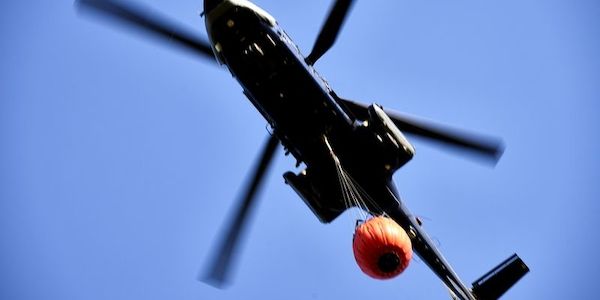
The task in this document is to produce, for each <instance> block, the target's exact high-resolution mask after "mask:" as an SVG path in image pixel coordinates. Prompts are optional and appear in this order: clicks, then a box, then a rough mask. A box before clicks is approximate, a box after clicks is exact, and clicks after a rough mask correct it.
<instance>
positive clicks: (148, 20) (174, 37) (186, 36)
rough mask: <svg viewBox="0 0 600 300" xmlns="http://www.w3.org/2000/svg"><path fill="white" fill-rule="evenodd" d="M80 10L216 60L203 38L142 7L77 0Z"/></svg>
mask: <svg viewBox="0 0 600 300" xmlns="http://www.w3.org/2000/svg"><path fill="white" fill-rule="evenodd" d="M75 5H76V7H77V9H78V10H80V11H86V12H93V13H97V14H100V15H102V16H105V17H111V18H113V20H116V21H119V22H121V23H123V24H125V25H129V26H132V27H135V28H138V29H141V30H143V31H145V32H147V33H151V34H153V35H154V36H157V37H160V38H162V39H164V40H168V41H169V42H171V43H175V44H177V45H179V46H182V47H184V48H186V49H188V50H191V51H193V52H194V53H197V54H199V55H201V56H202V57H204V58H209V59H211V60H214V54H213V51H212V49H211V47H210V45H209V44H208V43H207V42H206V41H204V40H203V39H202V38H200V37H197V36H195V35H194V34H192V33H189V32H188V31H186V30H184V29H182V28H180V27H179V26H176V25H175V24H174V23H173V22H170V21H168V20H166V18H164V17H161V16H159V15H158V14H156V13H153V12H150V11H149V10H147V9H143V8H141V7H140V6H136V5H133V4H131V3H128V4H126V2H125V1H116V0H77V1H76V2H75Z"/></svg>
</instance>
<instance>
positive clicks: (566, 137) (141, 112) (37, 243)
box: [0, 0, 600, 300]
mask: <svg viewBox="0 0 600 300" xmlns="http://www.w3.org/2000/svg"><path fill="white" fill-rule="evenodd" d="M143 3H146V4H148V5H149V6H151V7H153V8H155V9H157V10H159V11H162V12H164V13H165V14H166V15H168V16H170V17H173V18H174V19H176V20H179V21H180V22H181V23H182V24H185V25H187V26H188V27H190V28H192V29H194V28H195V29H196V30H197V32H198V33H199V34H200V35H204V23H203V20H202V19H201V18H200V17H199V16H198V12H199V11H201V7H202V3H201V1H190V0H181V1H167V0H160V1H158V0H157V1H143ZM255 3H257V4H258V5H260V6H261V7H263V8H265V9H266V10H267V11H269V12H271V13H272V15H273V16H274V17H275V18H277V19H278V21H279V23H280V24H281V25H282V26H283V27H284V28H285V29H286V31H287V32H288V33H289V35H290V36H291V37H292V38H293V39H294V40H295V41H296V42H297V43H298V45H299V46H300V48H301V50H302V51H303V53H305V54H306V53H308V52H309V51H310V47H311V46H312V44H313V41H314V38H315V36H316V35H317V33H318V30H319V28H320V26H321V24H322V21H323V18H324V17H325V14H326V12H327V10H328V8H329V5H330V2H329V1H316V0H310V1H303V2H302V3H300V2H294V1H272V0H261V1H258V0H257V1H255ZM0 9H1V10H2V12H3V17H2V18H1V19H0V32H1V33H2V35H1V36H2V47H0V54H1V55H0V62H1V66H2V67H1V68H0V143H1V145H2V147H1V148H0V166H1V168H0V243H1V244H0V245H1V246H0V247H1V248H0V249H1V250H0V282H2V283H1V284H0V298H2V299H15V300H21V299H86V300H87V299H254V298H261V299H282V298H284V297H285V298H286V299H331V298H335V299H348V300H350V299H364V298H365V297H378V298H382V299H385V298H386V297H394V298H398V299H447V294H446V291H445V289H444V288H443V286H442V284H441V283H440V281H439V280H437V278H436V277H435V276H434V275H433V273H432V272H430V271H429V269H428V268H427V267H426V266H425V265H424V264H423V263H422V262H420V261H419V260H418V259H416V260H414V261H413V262H412V263H411V266H410V267H409V269H408V270H407V271H406V272H405V273H404V274H403V275H401V276H399V277H398V278H396V279H394V280H391V281H383V282H381V281H374V280H372V279H370V278H368V277H367V276H365V275H363V274H362V273H361V272H360V270H359V268H358V267H357V266H356V264H355V262H354V259H353V257H352V249H351V239H352V233H353V226H354V219H353V218H354V217H355V214H353V213H347V214H344V215H342V216H341V217H340V218H339V219H338V220H336V221H335V222H334V223H332V224H330V225H322V224H320V223H319V222H318V220H317V219H316V218H315V217H314V216H313V215H312V214H311V212H310V210H309V209H308V208H307V207H305V205H304V204H303V203H302V201H300V199H299V198H298V197H297V196H296V195H295V194H294V192H293V191H292V190H291V189H290V188H289V187H287V186H286V185H285V184H284V183H283V179H282V177H281V174H282V173H284V172H285V171H287V170H291V169H293V167H294V166H293V164H294V162H293V161H292V160H291V159H290V158H288V157H284V156H283V155H282V153H281V152H280V153H279V155H278V157H277V159H276V160H275V164H274V166H273V168H272V169H271V172H270V174H269V176H268V180H267V182H266V185H265V188H264V189H263V193H262V196H261V199H260V204H259V205H258V210H257V214H256V215H255V216H254V220H253V221H254V222H253V224H252V225H251V227H250V230H249V233H250V234H249V235H248V239H246V243H245V245H244V251H243V254H242V255H241V257H240V263H239V264H238V267H237V272H236V275H235V284H234V285H233V286H232V287H231V288H229V289H227V290H217V289H214V288H212V287H210V286H207V285H205V284H203V283H199V282H197V281H196V275H197V274H198V270H199V269H200V268H201V267H202V266H204V265H206V259H207V258H208V257H209V252H210V250H211V246H212V245H213V242H214V241H216V240H217V239H218V234H219V231H220V228H221V225H222V224H223V222H224V221H225V219H226V217H227V215H228V213H229V211H230V208H231V207H232V205H233V203H234V199H235V197H236V195H237V192H238V187H240V186H241V185H242V183H243V182H244V179H245V175H246V172H247V170H248V169H249V168H250V167H251V165H252V163H253V160H254V159H255V156H256V154H257V152H258V149H259V148H260V146H261V145H262V144H263V142H264V141H265V137H266V135H267V133H266V131H265V121H264V120H263V119H261V117H260V115H259V114H258V113H257V112H256V111H255V110H254V109H253V107H252V106H251V104H250V103H249V102H248V101H247V100H245V98H244V96H243V95H242V93H241V88H240V87H239V86H238V85H237V83H236V82H235V80H233V79H232V78H231V77H230V75H229V74H228V73H227V72H226V71H224V70H222V69H220V68H219V67H216V66H214V65H212V64H211V63H208V62H206V61H204V60H199V59H197V57H195V56H194V55H191V54H189V53H187V52H185V51H180V49H178V48H173V47H169V46H168V45H166V46H165V45H161V44H160V43H155V41H153V40H152V38H150V39H145V38H144V36H140V35H138V34H137V32H132V31H130V30H121V28H118V27H111V26H108V25H107V24H106V23H102V22H97V21H96V20H94V19H89V18H82V17H80V16H78V15H77V14H76V12H75V10H74V8H73V4H72V2H71V1H60V2H59V1H54V2H53V3H51V2H50V1H35V0H25V1H4V2H3V3H2V4H0ZM599 20H600V4H598V3H597V1H594V0H578V1H566V0H562V1H559V0H525V1H516V0H508V1H484V2H482V1H472V0H464V1H382V0H373V1H357V3H356V4H355V5H354V7H353V10H352V12H351V15H350V17H349V19H348V21H347V23H346V26H345V27H344V30H343V32H342V34H341V36H340V37H339V39H338V42H337V43H336V45H335V47H334V48H333V49H332V50H331V51H330V52H328V53H327V54H326V55H325V56H324V57H323V58H322V59H321V60H320V61H319V62H318V63H317V68H318V70H319V71H320V73H322V75H323V76H325V77H326V78H327V79H328V80H329V82H330V83H331V85H332V86H333V88H334V89H335V90H336V91H337V93H338V94H339V95H341V96H343V97H346V98H350V99H356V100H362V101H365V102H375V101H376V102H378V103H381V104H383V105H384V106H386V107H390V108H395V109H397V110H400V111H405V112H408V113H412V114H416V115H420V116H424V117H427V118H430V119H433V120H437V121H440V122H442V123H447V124H452V125H454V126H456V127H459V128H465V129H471V130H473V131H475V132H481V133H486V134H489V135H494V136H499V137H502V138H503V140H504V142H505V143H506V146H507V148H506V151H505V154H504V156H503V158H502V160H501V161H500V162H499V163H498V165H497V166H496V168H488V167H485V166H481V165H478V164H476V163H473V162H471V161H469V160H466V159H463V158H462V157H460V156H456V155H454V154H455V153H453V152H452V151H450V152H447V151H443V149H442V151H441V150H440V148H436V147H432V145H431V144H428V143H425V142H421V141H419V140H416V139H415V140H414V144H415V147H416V149H417V155H416V157H415V159H414V160H413V161H412V162H411V163H410V164H408V165H407V166H405V167H404V168H403V169H401V170H400V171H399V172H398V173H397V174H396V176H395V180H396V182H397V184H398V186H399V188H400V191H401V194H402V197H403V200H404V201H405V202H406V203H407V205H408V206H409V207H410V208H411V209H412V210H413V211H414V213H415V214H417V215H421V216H423V217H424V218H425V224H424V226H425V228H426V229H427V231H428V232H429V233H430V235H431V236H433V237H434V238H435V239H436V240H438V241H439V243H440V248H441V250H442V251H443V253H444V254H445V256H446V258H447V259H448V260H449V261H450V262H451V263H452V265H453V266H454V268H455V270H456V271H457V272H458V273H459V275H460V276H461V277H462V278H463V279H464V280H465V281H466V282H468V283H469V282H471V281H473V280H475V279H476V278H477V277H479V276H480V275H482V274H483V273H485V272H487V271H488V270H489V269H490V268H491V267H493V266H495V265H496V264H497V263H499V262H500V261H501V260H503V259H504V258H506V257H508V256H509V255H510V254H512V253H513V252H517V253H519V255H520V256H521V257H522V258H523V259H524V260H525V261H526V262H527V263H528V265H529V266H530V268H531V270H532V271H531V272H530V274H528V275H527V276H526V277H525V278H524V279H523V280H522V281H521V282H519V283H518V284H517V285H516V286H515V287H514V288H513V289H511V290H510V291H509V292H508V294H507V296H506V298H507V299H595V298H597V295H598V293H599V292H600V288H599V287H598V285H597V279H595V278H596V276H597V270H598V268H600V261H599V260H598V258H597V255H596V252H597V251H596V249H597V247H598V243H599V242H600V236H599V235H598V234H597V233H596V230H597V228H599V225H600V224H599V222H598V220H597V219H598V218H597V216H598V214H599V213H600V205H599V204H598V199H600V187H599V185H598V178H600V172H599V171H598V167H599V166H600V158H599V156H598V153H600V135H599V134H598V129H599V128H600V126H599V125H600V121H599V120H598V118H597V114H598V113H599V112H600V106H599V104H598V100H599V99H600V84H599V82H600V81H599V79H600V58H599V57H598V53H600V26H599V25H600V23H599V22H600V21H599ZM433 146H435V145H433Z"/></svg>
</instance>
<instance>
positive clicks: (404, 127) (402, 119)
mask: <svg viewBox="0 0 600 300" xmlns="http://www.w3.org/2000/svg"><path fill="white" fill-rule="evenodd" d="M339 100H341V101H342V102H343V104H344V105H345V106H346V107H347V108H348V109H349V110H350V111H351V112H352V113H353V114H354V115H355V116H356V117H357V118H359V119H363V120H366V119H367V118H368V113H367V108H368V105H365V104H362V103H357V102H353V101H349V100H344V99H339ZM384 111H385V112H386V114H387V115H388V116H389V117H390V119H392V121H394V124H396V126H398V128H399V129H400V130H401V131H402V132H405V133H408V134H413V135H416V136H420V137H424V138H427V139H430V140H433V141H437V142H442V143H444V144H446V145H450V146H454V147H458V148H459V149H462V150H468V151H471V152H472V153H476V154H478V155H480V156H481V157H482V158H486V159H488V160H489V161H490V162H492V163H493V164H496V163H497V162H498V160H499V159H500V157H501V156H502V153H503V152H504V144H503V143H502V141H501V140H499V139H496V138H490V137H483V136H478V135H474V134H471V133H467V132H464V131H460V130H457V129H450V128H449V127H447V126H443V125H440V124H435V123H433V122H431V121H425V120H423V119H420V118H416V117H412V116H408V115H406V114H402V113H399V112H395V111H393V110H389V109H384Z"/></svg>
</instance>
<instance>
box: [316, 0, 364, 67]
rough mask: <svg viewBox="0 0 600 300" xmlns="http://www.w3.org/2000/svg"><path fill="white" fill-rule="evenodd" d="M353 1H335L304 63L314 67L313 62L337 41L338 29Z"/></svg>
mask: <svg viewBox="0 0 600 300" xmlns="http://www.w3.org/2000/svg"><path fill="white" fill-rule="evenodd" d="M353 2H354V0H337V1H336V2H335V5H334V6H333V8H332V9H331V11H330V12H329V16H328V17H327V20H326V21H325V24H324V25H323V28H321V32H320V33H319V36H318V37H317V40H316V42H315V45H314V46H313V49H312V51H311V52H310V54H309V55H308V56H307V57H306V63H307V64H309V65H311V66H312V65H314V64H315V62H316V61H317V60H318V59H319V58H321V56H323V54H325V52H327V50H329V48H331V46H333V43H334V42H335V40H336V39H337V36H338V34H339V32H340V28H341V27H342V25H343V24H344V20H345V19H346V16H347V15H348V10H349V9H350V6H352V3H353Z"/></svg>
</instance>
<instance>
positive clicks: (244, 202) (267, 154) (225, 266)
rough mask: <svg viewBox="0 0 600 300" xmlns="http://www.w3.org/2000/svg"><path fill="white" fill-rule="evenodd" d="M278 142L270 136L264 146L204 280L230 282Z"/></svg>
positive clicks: (218, 284)
mask: <svg viewBox="0 0 600 300" xmlns="http://www.w3.org/2000/svg"><path fill="white" fill-rule="evenodd" d="M277 144H278V140H277V138H276V137H274V136H271V137H269V140H268V141H267V144H266V145H265V147H264V148H263V151H262V154H261V158H260V161H259V162H258V164H257V165H256V166H255V169H254V173H253V174H252V177H251V178H252V181H250V182H249V184H248V185H247V186H246V187H245V189H244V193H243V194H242V195H243V197H242V198H241V199H240V200H241V202H240V203H239V206H238V207H237V211H235V214H234V215H232V218H233V219H231V223H229V225H228V227H227V231H224V233H225V235H223V239H222V240H221V241H220V243H219V245H218V247H217V248H216V250H217V251H215V252H214V254H213V260H212V263H211V265H210V268H209V269H208V272H207V274H206V275H205V276H203V278H201V280H202V281H204V282H206V283H208V284H210V285H213V286H216V287H223V286H224V285H225V284H226V283H227V282H228V279H229V273H230V269H231V264H232V262H233V260H234V256H235V255H236V254H237V252H236V249H237V246H238V244H239V241H240V237H241V235H242V233H243V231H244V229H245V224H246V222H247V220H248V217H249V216H250V212H251V210H252V205H253V204H254V202H255V199H256V198H255V195H256V192H257V191H258V189H259V188H260V184H261V183H262V180H263V178H264V175H265V173H266V171H267V168H268V167H269V165H270V162H271V160H272V158H273V154H274V153H275V150H276V149H277Z"/></svg>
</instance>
